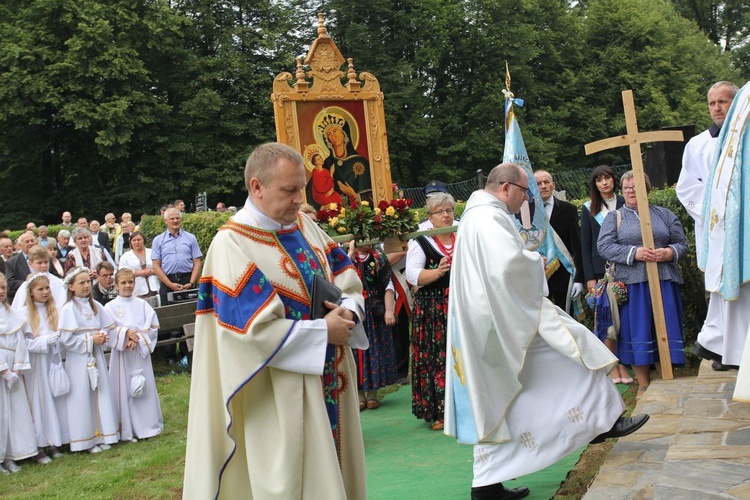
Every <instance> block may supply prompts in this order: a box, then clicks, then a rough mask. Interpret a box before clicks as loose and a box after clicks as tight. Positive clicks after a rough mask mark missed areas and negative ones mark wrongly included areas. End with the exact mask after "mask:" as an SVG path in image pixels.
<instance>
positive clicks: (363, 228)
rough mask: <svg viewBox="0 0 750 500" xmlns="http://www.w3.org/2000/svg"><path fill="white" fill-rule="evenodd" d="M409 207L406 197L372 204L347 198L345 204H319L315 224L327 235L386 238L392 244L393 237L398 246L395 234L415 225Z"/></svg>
mask: <svg viewBox="0 0 750 500" xmlns="http://www.w3.org/2000/svg"><path fill="white" fill-rule="evenodd" d="M411 206H412V201H411V200H410V199H395V200H391V201H385V200H383V201H381V202H380V203H378V206H377V207H372V206H371V205H370V203H369V202H367V201H357V200H355V199H354V198H350V199H349V203H348V206H343V205H338V204H336V203H331V204H328V205H323V206H322V207H321V208H320V210H319V211H318V214H317V215H318V224H319V225H320V227H321V228H323V230H324V231H325V232H327V233H328V234H329V236H340V235H343V234H353V235H354V239H355V240H356V241H372V240H380V241H383V242H386V240H389V242H391V243H393V242H394V238H395V242H396V243H397V245H398V247H399V249H400V248H401V244H400V241H399V240H398V237H399V236H400V235H402V234H406V233H410V232H412V231H416V230H417V227H418V221H417V218H416V216H417V212H416V210H414V209H412V208H411ZM389 250H390V249H389ZM389 250H386V252H388V251H389ZM394 251H398V250H394Z"/></svg>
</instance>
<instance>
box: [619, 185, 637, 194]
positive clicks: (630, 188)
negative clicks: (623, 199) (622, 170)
mask: <svg viewBox="0 0 750 500" xmlns="http://www.w3.org/2000/svg"><path fill="white" fill-rule="evenodd" d="M628 191H633V192H635V186H623V187H622V192H623V193H626V192H628Z"/></svg>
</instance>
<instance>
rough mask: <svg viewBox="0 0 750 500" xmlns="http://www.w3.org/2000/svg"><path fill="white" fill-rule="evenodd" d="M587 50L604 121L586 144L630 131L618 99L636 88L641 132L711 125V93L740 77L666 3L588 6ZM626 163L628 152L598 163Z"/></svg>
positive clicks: (621, 0)
mask: <svg viewBox="0 0 750 500" xmlns="http://www.w3.org/2000/svg"><path fill="white" fill-rule="evenodd" d="M583 44H584V45H585V46H586V47H587V48H588V49H587V53H586V57H585V61H586V65H585V66H584V67H583V68H582V72H583V73H584V74H586V75H588V78H590V81H591V90H592V92H595V93H596V94H597V95H598V98H592V99H591V101H590V103H591V104H592V105H593V106H596V107H597V108H598V109H597V113H600V114H601V116H602V117H604V121H603V123H602V125H603V128H602V129H600V130H598V131H596V135H594V132H595V131H590V132H589V133H587V134H585V135H583V137H582V139H584V140H585V141H586V142H589V141H591V140H595V139H601V138H604V137H609V136H611V135H616V134H619V133H622V131H624V130H625V123H624V115H623V111H622V100H621V97H620V92H621V91H622V90H625V89H633V91H634V93H635V101H636V107H637V109H638V125H639V128H640V129H641V130H656V129H659V128H660V127H663V126H671V125H681V124H689V123H697V124H698V126H699V127H704V126H707V125H708V124H709V122H710V117H709V115H708V113H707V108H706V92H707V91H708V88H709V87H710V86H711V84H713V83H714V82H715V81H717V80H724V79H733V78H735V77H736V76H737V73H736V71H735V70H733V69H732V67H731V64H730V61H729V57H728V56H727V55H722V54H721V52H720V50H719V48H718V47H716V46H715V45H713V44H711V43H710V42H709V41H708V40H707V39H706V38H705V36H704V35H702V34H701V33H700V32H699V31H698V30H697V29H696V27H695V26H694V25H692V24H691V23H690V22H688V21H686V20H685V19H683V18H682V17H680V16H679V15H678V14H677V12H676V11H675V9H674V7H673V5H672V4H671V3H670V2H667V1H665V0H591V1H589V2H588V8H587V10H586V23H585V32H584V38H583ZM602 159H604V160H605V161H611V162H615V163H627V162H628V161H627V151H622V152H620V151H618V150H614V151H613V152H611V153H609V154H606V155H605V154H602V155H601V156H600V157H599V161H601V160H602Z"/></svg>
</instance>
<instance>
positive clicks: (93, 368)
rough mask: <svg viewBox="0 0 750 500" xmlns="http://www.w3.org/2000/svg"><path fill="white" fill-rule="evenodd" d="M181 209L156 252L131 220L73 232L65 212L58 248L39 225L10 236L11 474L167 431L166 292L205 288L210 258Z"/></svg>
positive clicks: (0, 432)
mask: <svg viewBox="0 0 750 500" xmlns="http://www.w3.org/2000/svg"><path fill="white" fill-rule="evenodd" d="M180 208H182V209H184V203H182V202H181V201H180V200H177V201H176V202H175V204H174V206H168V207H165V210H164V213H163V215H164V219H165V221H166V223H167V231H165V232H164V234H163V235H160V236H161V239H160V240H159V241H155V248H153V249H151V248H147V247H146V238H145V236H144V235H143V233H141V232H140V231H139V230H138V228H137V226H135V224H133V222H132V220H131V216H130V214H128V213H125V214H123V216H122V218H121V222H120V223H119V224H117V223H115V216H114V215H113V214H111V213H110V214H107V215H106V216H105V217H104V220H105V223H104V225H101V224H100V223H99V222H98V221H96V220H92V221H91V222H90V223H89V222H88V221H87V220H86V218H84V217H80V218H79V219H78V221H77V223H76V225H75V226H74V225H73V223H72V222H71V220H72V218H71V214H70V213H69V212H67V211H66V212H64V213H63V214H62V221H61V225H62V226H63V227H66V228H69V229H63V230H61V231H59V232H58V234H57V239H56V241H55V240H53V239H52V238H51V237H49V234H48V229H47V227H46V226H44V225H42V226H39V227H38V228H37V227H36V226H35V224H34V223H29V224H28V225H27V229H26V230H25V231H24V232H23V233H22V234H21V235H20V236H19V237H18V238H17V240H16V241H15V242H12V241H11V240H10V238H8V236H7V233H6V234H0V253H1V258H0V264H1V266H0V267H2V269H1V270H2V274H0V303H1V304H2V305H0V347H2V349H0V377H2V379H3V383H2V384H0V393H2V394H0V397H1V398H2V400H3V401H5V404H4V405H3V406H2V410H1V411H0V458H2V466H0V473H5V474H8V473H14V472H18V471H19V470H20V469H21V467H20V466H19V465H18V464H17V463H16V461H20V460H25V459H33V460H36V461H37V462H38V463H40V464H47V463H50V462H51V460H52V459H56V458H59V457H60V456H62V451H61V447H62V446H66V447H67V448H68V449H69V450H70V451H71V452H79V451H88V452H90V453H99V452H101V451H104V450H107V449H109V448H110V446H111V445H112V444H114V443H117V442H118V441H127V442H135V441H137V440H138V439H146V438H150V437H153V436H156V435H158V434H160V433H161V432H162V429H163V418H162V413H161V407H160V403H159V396H158V393H157V390H156V383H155V380H154V373H153V368H152V365H151V354H152V353H153V351H154V348H155V347H156V343H157V334H158V329H159V321H158V319H157V317H156V313H155V311H154V307H156V306H158V305H159V304H160V301H161V297H160V294H159V292H160V291H162V292H164V291H166V290H183V289H191V288H194V286H195V284H196V283H197V281H198V275H199V272H200V258H201V256H202V255H201V252H200V249H199V248H198V244H197V240H196V239H195V236H193V235H192V234H190V233H187V232H185V231H184V230H182V229H181V228H180V226H181V213H182V212H181V211H180ZM217 208H219V207H217ZM221 208H223V205H222V207H221ZM157 239H158V238H157ZM186 260H187V264H185V261H186ZM180 265H182V266H183V267H178V269H181V270H186V271H187V277H188V278H187V279H185V280H179V279H178V278H177V275H176V274H174V273H173V268H174V266H180ZM185 266H186V267H185ZM172 280H174V282H173V281H172ZM162 295H164V294H162ZM164 300H165V302H166V298H164ZM107 349H108V350H109V351H110V354H109V357H108V358H107V357H105V350H107Z"/></svg>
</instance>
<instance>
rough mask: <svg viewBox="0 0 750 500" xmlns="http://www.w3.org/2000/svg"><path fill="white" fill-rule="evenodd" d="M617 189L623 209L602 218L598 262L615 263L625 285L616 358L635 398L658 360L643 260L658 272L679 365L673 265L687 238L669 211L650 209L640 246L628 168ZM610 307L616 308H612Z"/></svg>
mask: <svg viewBox="0 0 750 500" xmlns="http://www.w3.org/2000/svg"><path fill="white" fill-rule="evenodd" d="M620 185H621V187H622V194H623V196H624V197H625V205H624V206H623V207H621V208H619V209H617V210H616V211H614V212H610V213H609V214H607V216H606V217H605V219H604V223H603V224H602V229H601V231H600V232H599V241H598V244H597V246H598V248H599V254H600V255H601V256H602V257H603V258H605V259H607V260H608V261H610V262H615V263H616V264H617V265H616V268H615V276H614V279H615V280H616V281H622V282H624V283H625V284H626V285H627V289H628V298H627V302H625V303H624V304H622V305H621V306H620V334H619V338H618V339H617V352H616V355H617V357H618V358H620V363H622V364H624V365H632V366H633V370H634V371H635V376H636V378H637V379H638V397H640V396H642V395H643V393H644V392H645V391H646V389H647V388H648V386H649V384H650V383H651V376H650V373H649V367H650V365H652V364H654V363H655V362H656V361H657V360H658V359H659V352H658V346H657V343H656V327H655V326H654V317H653V313H652V310H651V295H650V293H649V285H648V277H647V276H646V262H656V263H657V265H658V268H659V283H660V285H661V294H662V299H663V302H664V316H665V320H666V326H667V340H668V342H669V353H670V355H671V358H672V364H675V365H683V364H685V349H684V345H683V343H682V298H681V296H680V284H681V283H682V277H681V276H680V271H679V269H678V268H677V261H678V260H680V259H682V258H683V257H684V256H685V254H686V253H687V239H686V238H685V233H684V232H683V230H682V224H680V221H679V219H678V218H677V216H676V215H675V214H674V213H672V212H671V211H670V210H669V209H666V208H663V207H655V206H653V205H650V206H649V214H650V215H651V227H652V228H653V232H654V248H653V249H651V248H646V247H645V246H643V238H642V237H641V221H640V218H639V216H638V198H637V197H636V193H635V178H634V177H633V171H632V170H631V171H629V172H626V173H625V174H623V176H622V178H621V179H620ZM649 191H651V182H650V181H649V179H648V176H646V194H648V193H649ZM612 307H616V305H614V304H613V305H612Z"/></svg>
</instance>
